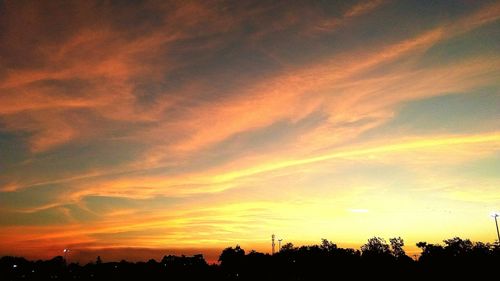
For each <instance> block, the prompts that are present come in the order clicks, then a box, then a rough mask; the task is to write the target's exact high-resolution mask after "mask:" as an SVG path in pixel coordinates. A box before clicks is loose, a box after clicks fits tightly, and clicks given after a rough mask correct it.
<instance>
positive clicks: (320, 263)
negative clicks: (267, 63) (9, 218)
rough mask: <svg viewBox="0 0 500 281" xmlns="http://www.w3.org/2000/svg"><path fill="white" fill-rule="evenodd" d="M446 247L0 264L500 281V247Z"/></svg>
mask: <svg viewBox="0 0 500 281" xmlns="http://www.w3.org/2000/svg"><path fill="white" fill-rule="evenodd" d="M443 242H444V244H429V243H426V242H419V243H417V246H418V247H419V248H420V249H421V250H422V252H421V255H420V256H419V257H418V258H413V259H412V258H411V257H409V256H408V255H407V254H406V253H405V251H404V249H403V246H404V241H403V239H401V238H400V237H397V238H391V239H389V243H387V242H386V241H385V240H384V239H383V238H380V237H373V238H370V239H368V241H367V243H366V244H364V245H362V246H361V248H360V249H359V250H358V249H352V248H341V247H338V246H337V245H336V244H335V243H333V242H331V241H328V240H326V239H322V240H321V243H319V244H317V245H308V246H300V247H295V246H294V245H293V244H291V243H287V244H285V245H283V247H282V248H281V249H280V251H279V252H277V253H275V254H274V255H269V254H264V253H259V252H256V251H253V250H252V251H250V252H248V253H247V252H245V250H244V249H242V248H241V247H240V246H238V245H236V246H235V247H228V248H226V249H224V250H223V251H222V252H221V254H220V256H219V260H218V261H219V263H218V264H208V263H207V262H206V261H205V259H204V257H203V255H201V254H199V255H194V256H184V255H182V256H173V255H168V256H165V257H163V259H162V260H161V261H156V260H154V259H151V260H149V261H147V262H135V263H133V262H127V261H124V260H123V261H121V262H103V261H102V260H101V258H100V257H97V259H96V261H95V262H91V263H88V264H86V265H80V264H78V263H71V264H66V261H65V260H64V258H63V257H61V256H57V257H55V258H53V259H51V260H45V261H42V260H38V261H28V260H26V259H24V258H22V257H11V256H5V257H2V258H1V259H0V276H1V278H2V280H259V279H265V280H346V279H350V280H362V279H365V280H366V279H375V278H382V279H383V280H402V279H410V280H417V279H419V280H427V279H436V278H443V279H444V280H451V279H456V278H460V279H464V278H470V279H472V280H478V279H483V278H487V277H493V278H494V279H497V278H498V277H497V275H498V276H500V272H499V268H500V244H499V243H494V244H489V243H482V242H472V241H470V240H469V239H461V238H458V237H455V238H451V239H447V240H444V241H443Z"/></svg>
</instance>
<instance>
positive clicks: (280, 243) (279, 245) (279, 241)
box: [278, 239, 283, 252]
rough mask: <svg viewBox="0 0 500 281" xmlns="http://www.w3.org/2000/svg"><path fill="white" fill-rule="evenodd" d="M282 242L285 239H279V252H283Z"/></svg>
mask: <svg viewBox="0 0 500 281" xmlns="http://www.w3.org/2000/svg"><path fill="white" fill-rule="evenodd" d="M281 241H283V239H278V252H281Z"/></svg>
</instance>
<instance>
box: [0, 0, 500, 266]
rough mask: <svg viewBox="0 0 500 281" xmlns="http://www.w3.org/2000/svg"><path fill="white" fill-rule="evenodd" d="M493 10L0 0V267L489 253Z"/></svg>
mask: <svg viewBox="0 0 500 281" xmlns="http://www.w3.org/2000/svg"><path fill="white" fill-rule="evenodd" d="M498 50H500V2H498V1H468V0H458V1H390V0H374V1H0V241H1V243H0V255H18V256H26V257H28V258H50V257H53V256H56V255H62V250H63V249H64V248H69V249H71V252H70V254H69V258H70V259H72V260H74V261H83V262H87V261H88V260H92V259H95V256H97V255H100V256H101V257H102V258H103V260H105V261H106V260H119V259H122V258H127V259H132V260H133V259H136V260H147V259H149V258H156V259H159V258H161V257H162V256H163V255H164V254H170V253H176V254H181V253H186V254H192V253H197V252H202V253H204V254H205V255H206V256H207V257H208V259H209V260H212V261H215V260H216V259H217V255H218V253H219V251H220V250H221V249H223V248H225V247H228V246H234V245H236V244H239V245H241V246H242V247H243V248H245V249H246V250H250V249H256V250H258V251H262V252H270V251H271V245H270V244H271V234H273V233H274V234H276V236H277V237H278V238H280V239H283V242H284V243H285V242H292V243H294V244H295V245H303V244H314V243H319V242H320V239H321V238H326V239H329V240H331V241H333V242H335V243H337V244H338V245H339V246H343V247H354V248H357V247H359V246H360V245H362V244H363V243H365V242H366V240H367V239H368V238H370V237H373V236H380V237H383V238H385V239H388V238H390V237H397V236H401V237H402V238H403V239H404V240H405V243H406V249H407V251H409V252H412V251H416V247H415V243H417V242H419V241H427V242H433V243H439V242H441V241H442V240H443V239H447V238H452V237H455V236H460V237H462V238H470V239H472V240H475V241H483V242H494V241H495V239H496V231H495V224H494V220H493V219H492V218H491V216H490V213H491V212H493V211H498V210H500V52H499V51H498Z"/></svg>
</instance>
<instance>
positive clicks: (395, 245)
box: [389, 237, 406, 258]
mask: <svg viewBox="0 0 500 281" xmlns="http://www.w3.org/2000/svg"><path fill="white" fill-rule="evenodd" d="M389 242H390V243H391V250H392V254H393V255H394V256H395V257H396V258H402V257H404V256H406V253H405V250H403V246H404V245H405V243H404V241H403V239H402V238H401V237H395V238H390V239H389Z"/></svg>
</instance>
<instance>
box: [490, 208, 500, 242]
mask: <svg viewBox="0 0 500 281" xmlns="http://www.w3.org/2000/svg"><path fill="white" fill-rule="evenodd" d="M491 216H492V217H493V218H495V225H496V227H497V237H498V243H499V244H500V231H498V221H497V218H498V217H499V216H500V215H499V214H498V213H494V214H493V215H491Z"/></svg>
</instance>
